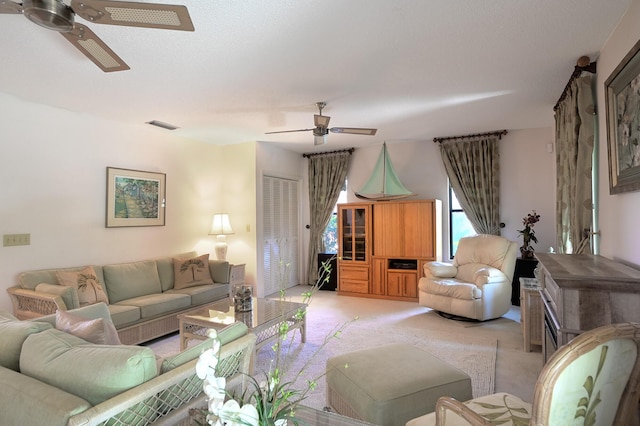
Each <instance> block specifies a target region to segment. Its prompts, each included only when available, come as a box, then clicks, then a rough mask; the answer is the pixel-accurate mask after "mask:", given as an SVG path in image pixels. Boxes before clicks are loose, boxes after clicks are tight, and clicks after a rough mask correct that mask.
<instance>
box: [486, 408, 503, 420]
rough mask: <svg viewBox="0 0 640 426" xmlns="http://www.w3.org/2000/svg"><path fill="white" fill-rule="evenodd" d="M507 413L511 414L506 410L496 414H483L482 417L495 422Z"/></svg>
mask: <svg viewBox="0 0 640 426" xmlns="http://www.w3.org/2000/svg"><path fill="white" fill-rule="evenodd" d="M502 408H504V407H502ZM507 413H509V411H508V410H506V409H505V410H504V411H500V412H496V413H482V414H481V415H482V417H484V418H485V419H487V420H495V419H499V418H500V417H502V416H504V415H505V414H507Z"/></svg>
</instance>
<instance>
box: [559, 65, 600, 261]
mask: <svg viewBox="0 0 640 426" xmlns="http://www.w3.org/2000/svg"><path fill="white" fill-rule="evenodd" d="M591 105H593V91H592V89H591V75H586V76H584V77H579V78H577V79H575V80H574V81H573V82H572V83H571V85H570V87H569V88H568V91H567V96H566V98H565V99H564V100H563V101H562V102H561V103H560V104H559V105H558V108H557V109H556V114H555V118H556V170H557V175H558V177H557V188H556V216H557V217H556V219H557V220H556V227H557V229H556V232H557V236H558V237H557V238H558V241H557V246H558V247H557V251H558V253H590V252H591V247H590V246H589V241H590V231H591V228H592V225H593V195H592V187H591V176H592V167H593V147H594V117H593V116H592V115H591V114H589V113H588V112H587V107H589V106H591Z"/></svg>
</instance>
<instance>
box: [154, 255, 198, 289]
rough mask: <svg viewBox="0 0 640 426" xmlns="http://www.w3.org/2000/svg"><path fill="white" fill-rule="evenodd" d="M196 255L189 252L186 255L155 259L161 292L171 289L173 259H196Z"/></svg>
mask: <svg viewBox="0 0 640 426" xmlns="http://www.w3.org/2000/svg"><path fill="white" fill-rule="evenodd" d="M197 255H198V253H196V252H195V251H190V252H187V253H180V254H178V255H176V256H173V257H160V258H158V259H156V265H157V267H158V275H159V276H160V285H161V286H162V291H167V290H171V289H172V288H173V281H174V272H173V259H174V258H178V259H189V258H191V257H196V256H197Z"/></svg>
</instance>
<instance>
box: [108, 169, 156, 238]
mask: <svg viewBox="0 0 640 426" xmlns="http://www.w3.org/2000/svg"><path fill="white" fill-rule="evenodd" d="M165 188H166V175H165V174H164V173H155V172H145V171H141V170H130V169H119V168H115V167H107V212H106V227H107V228H118V227H125V226H164V224H165V201H166V200H165V192H166V189H165Z"/></svg>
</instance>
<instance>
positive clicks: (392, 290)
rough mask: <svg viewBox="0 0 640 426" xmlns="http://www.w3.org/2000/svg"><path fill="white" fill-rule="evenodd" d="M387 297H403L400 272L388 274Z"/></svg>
mask: <svg viewBox="0 0 640 426" xmlns="http://www.w3.org/2000/svg"><path fill="white" fill-rule="evenodd" d="M387 295H389V296H396V297H401V296H402V274H401V273H399V272H389V273H388V274H387Z"/></svg>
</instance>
